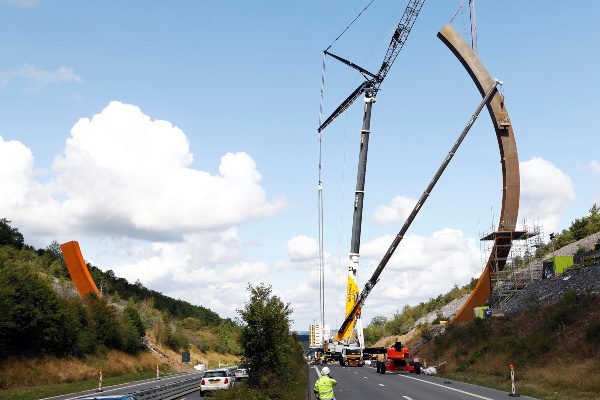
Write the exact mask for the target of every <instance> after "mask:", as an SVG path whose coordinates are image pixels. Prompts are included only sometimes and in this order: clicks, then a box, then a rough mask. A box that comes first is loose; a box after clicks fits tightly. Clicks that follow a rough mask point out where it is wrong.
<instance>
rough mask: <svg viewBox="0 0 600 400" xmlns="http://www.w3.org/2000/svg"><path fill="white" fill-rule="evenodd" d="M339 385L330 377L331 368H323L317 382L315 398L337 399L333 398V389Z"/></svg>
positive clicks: (322, 399) (319, 399)
mask: <svg viewBox="0 0 600 400" xmlns="http://www.w3.org/2000/svg"><path fill="white" fill-rule="evenodd" d="M335 385H337V381H336V380H335V379H333V378H332V377H331V375H330V371H329V367H323V369H322V370H321V377H320V378H319V379H318V380H317V381H316V382H315V388H314V390H313V391H314V392H315V396H317V399H318V400H332V399H335V397H334V396H333V387H334V386H335Z"/></svg>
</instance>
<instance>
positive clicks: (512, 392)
mask: <svg viewBox="0 0 600 400" xmlns="http://www.w3.org/2000/svg"><path fill="white" fill-rule="evenodd" d="M510 383H511V389H510V394H509V396H511V397H521V395H519V394H517V392H516V390H515V367H514V365H512V364H511V365H510Z"/></svg>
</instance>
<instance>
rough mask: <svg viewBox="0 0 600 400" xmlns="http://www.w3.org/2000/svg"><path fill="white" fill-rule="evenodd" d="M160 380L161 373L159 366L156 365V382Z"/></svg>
mask: <svg viewBox="0 0 600 400" xmlns="http://www.w3.org/2000/svg"><path fill="white" fill-rule="evenodd" d="M159 379H160V371H159V369H158V364H156V380H159Z"/></svg>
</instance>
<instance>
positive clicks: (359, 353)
mask: <svg viewBox="0 0 600 400" xmlns="http://www.w3.org/2000/svg"><path fill="white" fill-rule="evenodd" d="M340 365H342V366H345V367H362V366H363V365H365V360H364V359H363V350H362V348H360V347H343V348H342V359H341V361H340Z"/></svg>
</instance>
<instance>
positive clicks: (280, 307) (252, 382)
mask: <svg viewBox="0 0 600 400" xmlns="http://www.w3.org/2000/svg"><path fill="white" fill-rule="evenodd" d="M247 290H248V292H249V293H250V300H249V301H248V302H247V303H246V304H245V308H244V309H243V310H241V309H238V310H237V312H238V314H239V315H240V318H241V325H242V328H241V334H240V346H241V347H242V349H243V352H244V360H245V362H246V363H247V364H248V366H249V367H250V370H249V377H248V385H249V386H250V387H254V388H261V390H262V391H263V392H264V393H265V394H266V395H267V396H268V397H269V398H282V397H281V396H282V393H283V392H282V391H284V390H285V388H286V387H289V386H290V385H293V382H294V380H295V379H297V377H298V373H299V372H298V371H297V370H296V369H295V368H297V365H298V361H297V360H298V357H300V358H301V359H303V353H304V352H303V350H302V347H301V345H300V343H299V342H298V341H297V340H295V339H294V336H293V335H292V333H291V332H290V325H291V321H290V315H291V314H292V312H293V310H292V309H291V308H290V305H289V304H284V303H283V302H282V301H281V299H280V298H279V297H277V296H274V295H272V294H271V292H272V289H271V286H265V285H264V284H262V283H261V284H259V285H257V286H255V287H253V286H252V285H248V287H247ZM300 365H301V368H302V369H305V367H304V365H305V363H304V362H302V363H300ZM300 374H301V373H300Z"/></svg>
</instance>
